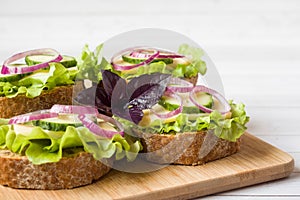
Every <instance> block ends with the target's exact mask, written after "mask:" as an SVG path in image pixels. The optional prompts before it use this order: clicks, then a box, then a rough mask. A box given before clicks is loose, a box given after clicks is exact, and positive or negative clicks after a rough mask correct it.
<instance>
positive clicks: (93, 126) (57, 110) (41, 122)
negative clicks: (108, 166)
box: [0, 105, 142, 164]
mask: <svg viewBox="0 0 300 200" xmlns="http://www.w3.org/2000/svg"><path fill="white" fill-rule="evenodd" d="M70 148H71V149H74V148H83V149H84V151H86V152H88V153H91V154H92V155H93V156H94V158H95V159H97V160H100V159H102V158H111V157H113V156H115V158H116V159H117V160H119V159H122V158H124V157H126V158H127V160H129V161H132V160H134V159H135V157H136V156H137V153H138V152H139V151H140V150H141V148H142V147H141V144H140V143H139V142H138V141H133V140H131V139H130V138H129V137H126V136H124V130H123V127H122V125H121V124H120V123H119V122H116V121H115V120H114V119H112V118H110V117H107V116H104V115H101V114H99V113H98V111H97V110H96V109H94V108H92V107H87V106H69V105H54V106H53V107H52V109H49V110H42V111H36V112H33V113H28V114H25V115H20V116H16V117H13V118H11V119H10V120H9V121H8V124H7V125H2V126H1V127H0V149H9V150H11V151H12V152H15V153H19V154H21V155H26V156H27V158H28V159H29V160H30V161H31V162H32V163H33V164H43V163H49V162H58V161H59V160H60V159H61V158H62V153H63V150H66V149H70Z"/></svg>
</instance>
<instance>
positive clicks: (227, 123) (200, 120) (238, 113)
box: [117, 101, 249, 142]
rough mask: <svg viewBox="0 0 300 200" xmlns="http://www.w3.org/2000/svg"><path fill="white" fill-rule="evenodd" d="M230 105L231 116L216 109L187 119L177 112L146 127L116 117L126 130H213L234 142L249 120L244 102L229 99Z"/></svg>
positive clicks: (155, 131)
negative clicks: (225, 115) (173, 115)
mask: <svg viewBox="0 0 300 200" xmlns="http://www.w3.org/2000/svg"><path fill="white" fill-rule="evenodd" d="M229 104H230V106H231V113H232V115H231V118H229V119H227V118H224V116H222V115H221V114H220V113H219V112H218V111H213V112H212V113H210V114H204V115H201V116H199V117H197V118H196V119H194V120H189V119H188V114H184V113H182V114H179V115H178V116H177V117H176V120H175V121H172V122H169V123H164V122H163V120H160V119H157V120H154V121H153V122H151V124H150V125H149V126H147V127H142V126H137V125H135V124H134V123H132V122H129V121H127V120H125V119H121V118H117V119H118V120H119V121H120V122H121V123H122V124H123V125H124V127H125V131H126V132H128V133H129V132H131V133H132V132H136V131H139V132H144V133H161V134H175V133H179V134H180V133H182V132H196V131H201V130H213V132H214V134H215V135H216V136H217V137H219V138H222V139H225V140H228V141H232V142H235V141H236V140H237V139H238V138H239V137H240V136H241V135H242V134H243V133H244V132H245V130H246V129H247V127H246V126H245V125H246V123H247V122H248V121H249V117H248V116H247V115H246V111H245V105H244V104H235V103H233V102H232V101H229Z"/></svg>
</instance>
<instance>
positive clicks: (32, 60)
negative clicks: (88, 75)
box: [25, 55, 77, 68]
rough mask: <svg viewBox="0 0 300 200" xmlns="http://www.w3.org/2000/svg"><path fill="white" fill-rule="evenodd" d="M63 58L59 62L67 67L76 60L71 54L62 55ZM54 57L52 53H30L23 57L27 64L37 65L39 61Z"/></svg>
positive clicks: (73, 64)
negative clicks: (30, 54)
mask: <svg viewBox="0 0 300 200" xmlns="http://www.w3.org/2000/svg"><path fill="white" fill-rule="evenodd" d="M62 57H63V59H62V60H61V61H60V62H59V63H61V64H62V65H63V66H64V67H66V68H69V67H75V66H76V65H77V61H76V59H75V58H74V57H72V56H66V55H64V56H62ZM53 58H54V57H53V56H52V55H32V56H26V57H25V62H26V64H27V65H29V66H31V65H37V64H40V63H44V62H48V61H49V60H52V59H53Z"/></svg>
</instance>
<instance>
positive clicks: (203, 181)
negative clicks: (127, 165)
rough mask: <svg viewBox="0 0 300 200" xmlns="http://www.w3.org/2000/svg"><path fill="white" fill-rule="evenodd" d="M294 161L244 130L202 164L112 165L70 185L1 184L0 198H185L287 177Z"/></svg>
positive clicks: (44, 199) (32, 199)
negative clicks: (230, 148) (136, 169)
mask: <svg viewBox="0 0 300 200" xmlns="http://www.w3.org/2000/svg"><path fill="white" fill-rule="evenodd" d="M293 168H294V160H293V158H292V157H291V156H290V155H288V154H287V153H285V152H283V151H281V150H279V149H277V148H275V147H273V146H271V145H270V144H268V143H265V142H263V141H262V140H260V139H258V138H256V137H254V136H252V135H250V134H248V133H246V134H244V136H243V144H242V147H241V150H240V152H239V153H237V154H235V155H232V156H230V157H227V158H224V159H221V160H218V161H214V162H210V163H208V164H205V165H202V166H173V165H172V166H168V167H166V168H163V169H160V170H158V171H155V172H149V173H140V174H134V173H125V172H119V171H116V170H112V171H111V172H110V173H109V174H107V175H106V176H105V177H103V178H102V179H101V180H99V181H97V182H96V183H94V184H92V185H89V186H84V187H79V188H75V189H70V190H52V191H41V190H18V189H11V188H8V187H3V186H0V199H1V200H5V199H24V200H25V199H30V200H40V199H43V200H50V199H64V200H65V199H72V200H75V199H76V200H77V199H82V200H89V199H97V200H98V199H151V200H154V199H188V198H193V197H199V196H204V195H208V194H213V193H217V192H221V191H226V190H231V189H235V188H240V187H244V186H249V185H253V184H257V183H262V182H266V181H271V180H275V179H279V178H283V177H286V176H288V175H289V174H290V173H291V172H292V171H293Z"/></svg>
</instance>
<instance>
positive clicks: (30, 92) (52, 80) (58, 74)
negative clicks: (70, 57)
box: [0, 63, 74, 98]
mask: <svg viewBox="0 0 300 200" xmlns="http://www.w3.org/2000/svg"><path fill="white" fill-rule="evenodd" d="M70 84H74V81H73V80H72V79H71V77H70V73H69V71H68V70H67V69H66V68H65V67H64V66H63V65H61V64H60V63H50V67H49V68H48V69H43V70H38V71H36V72H34V73H32V74H29V75H27V76H25V77H23V78H22V79H20V80H19V81H16V82H11V83H10V82H0V96H5V97H8V98H13V97H16V96H17V95H19V94H24V95H26V97H29V98H34V97H37V96H39V95H40V94H41V93H42V91H44V90H51V89H53V88H54V87H55V86H60V85H70Z"/></svg>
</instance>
